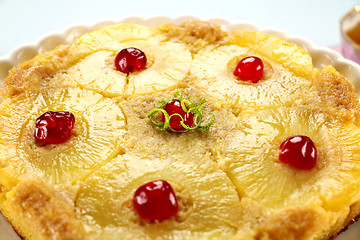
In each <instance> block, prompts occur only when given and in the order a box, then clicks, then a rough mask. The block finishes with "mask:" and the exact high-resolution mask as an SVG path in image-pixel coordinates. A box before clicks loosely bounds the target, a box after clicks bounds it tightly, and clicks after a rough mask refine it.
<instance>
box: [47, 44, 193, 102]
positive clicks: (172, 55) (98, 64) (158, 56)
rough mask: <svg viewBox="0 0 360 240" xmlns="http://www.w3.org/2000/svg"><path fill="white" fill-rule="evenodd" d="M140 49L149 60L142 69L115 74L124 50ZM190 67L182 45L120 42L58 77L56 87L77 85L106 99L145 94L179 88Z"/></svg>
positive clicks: (188, 52)
mask: <svg viewBox="0 0 360 240" xmlns="http://www.w3.org/2000/svg"><path fill="white" fill-rule="evenodd" d="M128 47H135V48H138V49H142V50H143V51H144V52H145V54H146V57H147V59H148V61H147V64H146V67H145V69H143V70H140V71H137V72H132V73H130V74H129V75H127V74H125V73H122V72H120V71H118V70H116V68H115V65H114V59H115V56H116V54H117V53H118V52H119V51H120V50H121V49H124V48H128ZM190 65H191V54H190V51H189V50H188V49H186V48H185V46H184V45H181V44H177V43H171V42H165V43H159V42H147V41H143V40H137V41H135V40H133V41H129V42H123V43H122V44H120V46H119V48H118V49H114V48H111V49H103V50H99V51H96V52H93V53H91V54H90V55H88V56H87V57H85V58H84V59H81V60H80V61H79V62H78V63H76V64H75V65H73V66H72V67H70V68H69V69H67V71H66V72H65V73H59V74H57V75H56V76H55V77H54V79H53V81H54V83H55V84H58V83H59V82H62V83H61V84H64V83H65V84H66V83H67V82H69V81H70V83H67V84H69V85H78V86H80V87H81V88H83V89H88V90H92V91H96V92H99V93H101V94H104V95H105V96H108V97H114V96H121V95H133V94H147V93H153V92H158V91H164V90H167V89H174V88H176V87H178V86H179V84H180V83H181V81H183V79H184V78H185V76H186V74H187V73H188V71H189V69H190Z"/></svg>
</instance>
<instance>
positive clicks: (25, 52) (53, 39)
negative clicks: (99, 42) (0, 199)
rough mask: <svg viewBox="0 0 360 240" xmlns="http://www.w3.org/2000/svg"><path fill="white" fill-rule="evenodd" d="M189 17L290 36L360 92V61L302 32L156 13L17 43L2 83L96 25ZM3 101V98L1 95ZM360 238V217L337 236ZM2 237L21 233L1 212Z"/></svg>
mask: <svg viewBox="0 0 360 240" xmlns="http://www.w3.org/2000/svg"><path fill="white" fill-rule="evenodd" d="M187 20H205V21H210V22H214V23H216V24H218V25H220V26H222V28H223V29H224V30H226V31H232V30H234V29H250V30H260V31H264V32H268V33H271V34H275V35H278V36H280V37H283V38H285V39H288V40H290V41H292V42H294V43H296V44H298V45H300V46H301V47H303V48H304V49H305V50H306V51H308V52H309V53H310V55H311V56H312V58H313V64H314V66H315V67H317V68H322V67H323V66H324V65H333V66H334V67H335V68H336V69H337V70H338V71H339V72H340V73H342V74H343V75H344V76H345V77H347V78H348V79H349V80H350V81H351V82H352V83H353V84H354V86H355V89H356V91H357V93H358V94H360V65H358V64H356V63H354V62H352V61H349V60H346V59H345V58H343V57H342V56H341V55H340V54H339V53H337V52H336V51H334V50H332V49H329V48H325V47H319V46H316V45H314V44H313V43H312V42H311V41H309V40H307V39H304V38H302V37H300V36H295V35H290V34H288V33H285V32H284V31H281V30H278V29H274V28H272V29H262V28H259V27H258V26H256V25H255V24H253V23H249V22H241V23H231V22H229V21H228V20H225V19H219V18H216V19H199V18H197V17H192V16H184V17H179V18H169V17H153V18H148V19H144V18H140V17H132V18H126V19H123V20H120V21H103V22H100V23H96V24H93V25H85V24H84V25H76V26H73V27H69V28H67V29H66V30H63V31H59V32H54V33H49V34H47V35H45V36H43V37H41V38H39V39H38V41H37V42H34V43H29V44H24V45H21V46H18V47H16V48H15V49H13V50H12V51H10V52H9V53H8V54H7V55H4V56H0V85H2V83H3V81H4V79H5V78H6V76H7V74H8V71H9V70H10V69H11V68H12V67H14V66H17V65H18V64H19V63H21V62H24V61H26V60H29V59H31V58H33V57H34V56H36V55H37V54H38V53H42V52H45V51H49V50H52V49H54V48H55V47H56V46H57V45H59V44H70V43H71V42H72V41H73V40H74V39H75V38H76V37H78V36H80V35H82V34H84V33H86V32H89V31H91V30H94V29H96V28H99V27H102V26H105V25H109V24H114V23H120V22H125V23H134V24H141V25H145V26H150V27H156V26H157V25H159V24H161V23H165V22H169V23H175V24H178V23H182V22H184V21H187ZM0 101H1V98H0ZM359 238H360V221H359V222H357V223H355V224H352V225H351V226H350V227H349V229H348V230H346V231H344V232H343V233H341V234H340V235H339V236H338V237H337V238H336V240H358V239H359ZM0 239H1V240H20V237H18V235H17V234H16V233H15V232H14V230H13V229H12V227H11V225H10V224H9V223H7V222H6V220H5V219H4V217H3V216H2V215H1V214H0Z"/></svg>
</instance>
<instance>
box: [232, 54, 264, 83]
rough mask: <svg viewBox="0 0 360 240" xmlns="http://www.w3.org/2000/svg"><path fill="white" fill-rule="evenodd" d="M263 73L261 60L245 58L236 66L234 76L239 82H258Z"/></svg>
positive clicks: (253, 57) (251, 57)
mask: <svg viewBox="0 0 360 240" xmlns="http://www.w3.org/2000/svg"><path fill="white" fill-rule="evenodd" d="M263 73H264V64H263V62H262V60H261V59H260V58H258V57H255V56H250V57H246V58H243V59H241V60H240V62H239V63H238V64H237V66H236V68H235V70H234V75H235V76H237V77H238V78H240V79H241V80H245V81H248V80H249V81H251V82H253V83H256V82H258V81H259V80H260V79H261V77H262V75H263Z"/></svg>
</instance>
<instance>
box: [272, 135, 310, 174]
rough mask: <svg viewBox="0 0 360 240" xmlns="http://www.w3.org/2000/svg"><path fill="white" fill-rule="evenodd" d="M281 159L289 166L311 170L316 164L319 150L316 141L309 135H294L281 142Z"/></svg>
mask: <svg viewBox="0 0 360 240" xmlns="http://www.w3.org/2000/svg"><path fill="white" fill-rule="evenodd" d="M280 149H281V153H280V154H279V161H280V162H283V163H286V164H288V165H289V166H291V167H293V168H296V169H301V170H311V169H313V168H314V167H315V165H316V160H317V150H316V146H315V144H314V142H313V141H312V140H311V139H310V138H309V137H307V136H303V135H294V136H291V137H288V138H287V139H285V141H283V142H282V143H281V144H280Z"/></svg>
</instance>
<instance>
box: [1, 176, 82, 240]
mask: <svg viewBox="0 0 360 240" xmlns="http://www.w3.org/2000/svg"><path fill="white" fill-rule="evenodd" d="M8 195H10V197H8V199H7V200H6V201H5V202H3V203H2V206H6V212H7V213H8V216H9V218H10V219H11V220H12V223H13V224H14V225H15V227H17V226H20V225H21V226H22V227H21V228H19V229H20V231H21V232H20V234H22V233H23V232H26V234H27V236H29V233H30V236H31V238H30V239H34V240H35V239H36V240H40V239H59V240H60V239H61V240H80V239H86V237H85V236H86V235H85V232H84V230H83V228H82V225H81V224H80V222H79V221H78V220H77V218H76V216H75V213H74V208H73V207H71V205H70V204H69V202H68V201H65V200H63V198H62V196H61V195H60V194H59V193H57V192H56V191H54V190H52V189H51V188H50V187H49V186H46V185H45V184H43V183H41V182H27V183H25V182H22V183H20V184H19V185H18V186H17V187H16V188H15V189H13V190H12V191H11V193H8ZM17 229H18V228H17Z"/></svg>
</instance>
